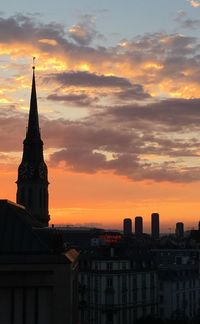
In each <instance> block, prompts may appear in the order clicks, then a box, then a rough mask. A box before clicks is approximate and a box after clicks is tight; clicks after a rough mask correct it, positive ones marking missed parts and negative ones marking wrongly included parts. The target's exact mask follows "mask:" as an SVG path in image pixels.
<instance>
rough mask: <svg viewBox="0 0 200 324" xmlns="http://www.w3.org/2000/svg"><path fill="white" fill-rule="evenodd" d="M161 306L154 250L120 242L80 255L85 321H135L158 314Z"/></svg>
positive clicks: (127, 323) (126, 323) (117, 323)
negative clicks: (150, 251) (148, 250)
mask: <svg viewBox="0 0 200 324" xmlns="http://www.w3.org/2000/svg"><path fill="white" fill-rule="evenodd" d="M157 306H158V305H157V275H156V271H155V267H154V262H153V259H152V258H151V254H150V253H148V252H146V251H144V250H143V251H141V250H138V249H135V250H133V248H132V247H131V246H127V245H126V244H125V245H124V246H123V245H120V243H119V244H116V245H111V246H101V247H96V248H92V249H90V250H88V251H85V252H83V253H82V254H81V255H80V259H79V307H80V318H79V320H80V323H81V324H86V323H87V324H88V323H89V324H111V323H112V324H133V323H134V322H135V321H136V320H137V319H139V318H142V317H146V316H149V315H152V316H156V315H157Z"/></svg>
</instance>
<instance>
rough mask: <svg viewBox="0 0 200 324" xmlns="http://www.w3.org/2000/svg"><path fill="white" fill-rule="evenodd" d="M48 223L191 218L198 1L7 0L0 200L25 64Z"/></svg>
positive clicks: (8, 186)
mask: <svg viewBox="0 0 200 324" xmlns="http://www.w3.org/2000/svg"><path fill="white" fill-rule="evenodd" d="M33 56H35V57H36V82H37V94H38V106H39V114H40V127H41V134H42V139H43V141H44V144H45V145H44V148H45V159H46V162H47V164H48V168H49V181H50V186H49V193H50V214H51V223H55V224H58V223H59V224H60V223H61V224H74V225H80V224H81V225H90V226H91V225H95V226H98V227H112V228H121V226H122V220H123V218H125V217H130V218H132V219H134V218H135V216H143V217H144V224H145V229H146V230H148V229H149V221H150V215H151V213H152V212H158V213H159V214H160V221H161V224H162V230H163V231H170V230H171V231H173V230H174V227H175V223H176V222H178V221H183V222H185V228H186V229H190V228H192V227H196V226H197V223H198V221H199V220H200V0H191V1H190V0H170V1H169V0H124V1H122V0H101V1H99V0H73V1H72V0H69V1H66V0H57V1H49V2H48V3H47V1H38V0H35V1H25V0H18V1H13V0H7V1H4V3H3V4H1V12H0V67H1V74H0V197H1V198H8V199H10V200H12V201H15V195H16V184H15V181H16V179H17V167H18V165H19V163H20V161H21V155H22V142H23V139H24V137H25V132H26V126H27V118H28V110H29V101H30V87H31V79H32V71H31V66H32V57H33Z"/></svg>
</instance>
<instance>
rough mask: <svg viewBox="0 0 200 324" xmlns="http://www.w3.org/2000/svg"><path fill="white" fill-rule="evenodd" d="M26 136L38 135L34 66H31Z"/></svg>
mask: <svg viewBox="0 0 200 324" xmlns="http://www.w3.org/2000/svg"><path fill="white" fill-rule="evenodd" d="M27 137H30V138H38V137H40V129H39V118H38V108H37V94H36V84H35V66H33V79H32V89H31V101H30V111H29V120H28V129H27Z"/></svg>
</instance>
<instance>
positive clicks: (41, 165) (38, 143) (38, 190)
mask: <svg viewBox="0 0 200 324" xmlns="http://www.w3.org/2000/svg"><path fill="white" fill-rule="evenodd" d="M23 145H24V147H23V156H22V162H21V164H20V165H19V168H18V179H17V203H18V204H20V205H23V206H25V207H26V209H27V210H28V211H29V212H30V213H31V214H32V216H33V217H34V218H36V219H37V220H38V222H39V223H40V224H41V226H48V222H49V219H50V217H49V210H48V205H49V203H48V200H49V195H48V185H49V182H48V170H47V166H46V164H45V162H44V157H43V141H42V140H41V136H40V128H39V118H38V108H37V94H36V84H35V66H33V79H32V90H31V100H30V110H29V119H28V128H27V132H26V138H25V140H24V142H23Z"/></svg>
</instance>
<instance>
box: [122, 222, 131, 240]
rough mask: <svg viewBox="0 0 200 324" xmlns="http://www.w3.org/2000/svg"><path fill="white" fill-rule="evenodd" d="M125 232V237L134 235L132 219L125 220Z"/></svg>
mask: <svg viewBox="0 0 200 324" xmlns="http://www.w3.org/2000/svg"><path fill="white" fill-rule="evenodd" d="M123 231H124V235H126V236H127V235H131V234H132V220H131V218H124V221H123Z"/></svg>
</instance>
